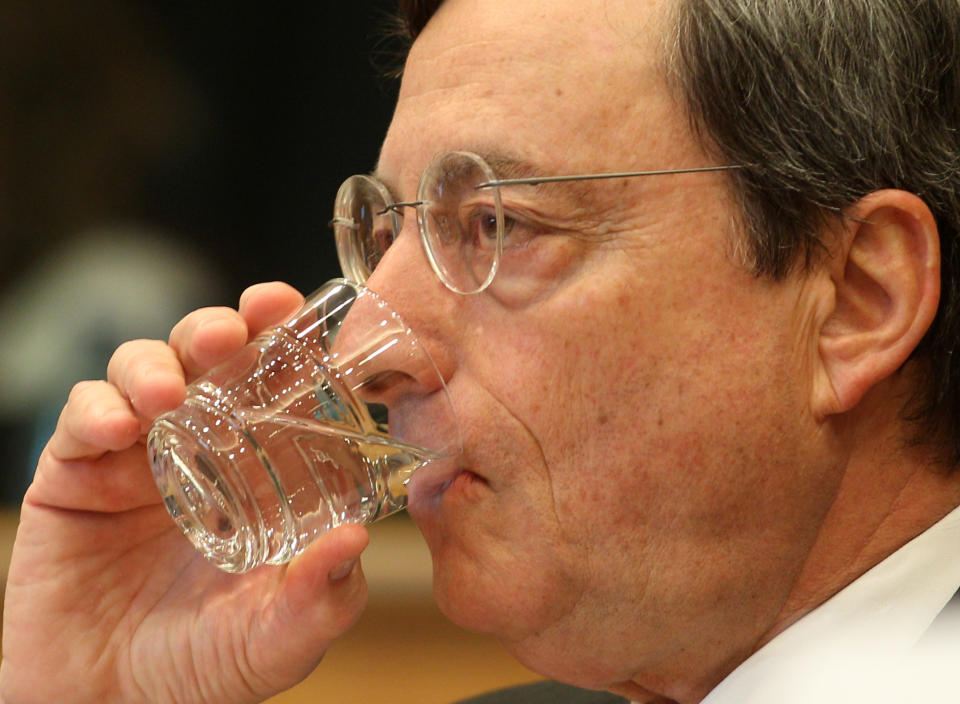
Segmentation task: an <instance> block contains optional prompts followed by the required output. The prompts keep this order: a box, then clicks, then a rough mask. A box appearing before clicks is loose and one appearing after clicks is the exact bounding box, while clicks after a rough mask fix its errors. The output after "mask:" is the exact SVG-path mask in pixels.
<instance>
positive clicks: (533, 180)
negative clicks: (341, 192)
mask: <svg viewBox="0 0 960 704" xmlns="http://www.w3.org/2000/svg"><path fill="white" fill-rule="evenodd" d="M743 168H746V166H745V165H744V164H736V165H731V166H699V167H696V168H692V169H664V170H660V171H621V172H617V173H611V174H580V175H578V176H532V177H530V178H505V179H498V180H496V181H484V182H483V183H479V184H477V186H476V187H477V188H494V187H496V186H517V185H529V186H536V185H538V184H541V183H558V182H561V181H597V180H599V179H604V178H633V177H635V176H666V175H669V174H696V173H703V172H707V171H730V170H732V169H743ZM401 205H409V204H401Z"/></svg>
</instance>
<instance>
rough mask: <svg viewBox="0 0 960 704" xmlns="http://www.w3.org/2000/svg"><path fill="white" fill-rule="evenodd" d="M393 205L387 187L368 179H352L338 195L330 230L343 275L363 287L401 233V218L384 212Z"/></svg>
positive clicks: (355, 177)
mask: <svg viewBox="0 0 960 704" xmlns="http://www.w3.org/2000/svg"><path fill="white" fill-rule="evenodd" d="M391 202H393V199H392V198H391V197H390V192H389V191H387V188H386V186H384V185H383V184H382V183H380V182H379V181H377V180H376V179H374V178H371V177H369V176H362V175H361V176H351V177H350V178H348V179H347V180H346V181H344V182H343V185H342V186H340V190H339V191H338V192H337V199H336V201H335V203H334V206H333V230H334V237H335V239H336V242H337V256H338V257H339V259H340V268H341V269H342V270H343V275H344V276H345V277H346V278H348V279H352V280H353V281H356V282H357V283H363V282H365V281H366V280H367V278H368V277H369V276H370V274H371V273H373V270H374V269H375V268H376V267H377V264H379V263H380V260H381V259H382V258H383V255H384V254H385V253H386V251H387V248H389V247H390V245H391V244H393V240H394V239H395V238H396V236H397V233H398V232H399V231H400V215H398V214H397V213H396V212H395V211H393V210H389V211H387V212H383V211H384V209H385V208H386V207H387V204H388V203H391Z"/></svg>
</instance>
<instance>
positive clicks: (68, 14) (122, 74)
mask: <svg viewBox="0 0 960 704" xmlns="http://www.w3.org/2000/svg"><path fill="white" fill-rule="evenodd" d="M392 7H393V6H392V3H391V2H390V0H363V1H362V2H347V3H343V2H330V3H327V2H288V3H284V2H279V3H270V4H269V5H267V4H264V3H244V2H239V3H238V2H226V1H222V0H208V1H205V2H179V1H178V0H41V1H40V2H37V1H36V0H0V330H2V333H0V449H2V453H3V454H2V465H0V467H2V472H0V475H2V476H0V501H2V502H3V503H5V504H8V505H16V504H18V503H19V500H20V497H21V496H22V494H23V491H24V490H25V488H26V486H27V484H28V482H29V479H30V476H31V474H32V471H33V466H34V464H35V461H36V457H37V455H38V453H39V450H40V448H41V447H42V445H43V444H44V443H45V441H46V438H47V436H49V433H50V431H51V430H52V427H53V424H54V423H55V421H56V417H57V414H58V412H59V409H60V407H61V406H62V404H63V401H64V399H65V398H66V394H67V392H68V390H69V388H70V386H71V385H72V384H73V382H74V381H77V380H79V379H83V378H102V377H103V375H104V373H105V364H106V360H107V359H108V358H109V354H110V352H111V351H112V350H113V348H115V347H116V345H117V344H118V343H120V342H121V341H123V340H127V339H130V338H136V337H159V338H164V339H165V338H166V336H167V333H168V332H169V329H170V326H171V325H172V323H173V322H175V321H176V320H177V319H178V318H179V317H180V316H181V315H182V314H183V313H185V312H187V311H189V310H192V309H193V308H195V307H198V306H201V305H221V304H223V305H235V303H236V301H237V298H238V296H239V294H240V292H241V291H242V290H243V288H245V287H246V286H248V285H250V284H251V283H255V282H258V281H265V280H272V279H280V280H285V281H288V282H289V283H291V284H293V285H294V286H296V287H297V288H299V289H300V290H302V291H304V292H309V291H311V290H312V289H313V288H314V287H316V286H317V285H318V284H319V283H321V282H323V281H325V280H327V279H328V278H330V277H331V276H335V275H337V273H338V268H337V265H336V255H335V251H334V247H333V239H332V233H331V231H330V230H329V228H328V226H327V222H328V221H329V219H330V216H331V213H330V209H331V206H332V203H333V198H334V196H335V194H336V189H337V188H338V186H339V184H340V182H341V181H342V180H343V179H344V178H345V177H346V176H348V175H350V174H352V173H357V172H363V171H367V170H369V169H371V168H372V167H373V164H374V162H375V160H376V155H377V151H378V148H379V144H380V140H381V138H382V135H383V134H384V132H385V130H386V127H387V124H388V121H389V119H390V115H391V109H392V104H393V101H394V98H395V89H396V84H395V81H394V80H392V79H388V78H386V77H385V74H386V72H387V70H388V69H389V67H390V66H393V65H396V62H397V52H398V49H397V46H396V42H391V41H389V40H387V39H386V38H385V37H386V35H387V28H388V26H389V12H390V11H391V10H392Z"/></svg>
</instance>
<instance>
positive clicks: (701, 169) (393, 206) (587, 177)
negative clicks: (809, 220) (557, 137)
mask: <svg viewBox="0 0 960 704" xmlns="http://www.w3.org/2000/svg"><path fill="white" fill-rule="evenodd" d="M458 153H459V154H463V155H466V156H468V157H472V158H475V159H477V160H479V163H481V164H483V165H484V166H485V167H486V168H487V169H488V170H489V171H490V172H491V173H494V172H493V169H492V167H490V165H489V164H488V163H487V161H486V159H484V158H483V157H482V156H480V155H479V154H475V153H473V152H442V153H440V154H438V155H437V156H435V157H434V158H433V159H432V160H431V162H430V165H429V166H427V168H426V169H424V172H423V174H421V176H420V183H421V184H422V183H423V178H424V174H426V173H427V172H428V171H429V170H430V168H431V167H432V166H433V164H434V163H437V162H439V161H440V160H441V158H443V157H446V156H448V155H451V154H458ZM744 168H746V165H745V164H730V165H726V164H724V165H716V166H697V167H688V168H683V169H655V170H645V171H611V172H602V173H588V174H570V175H562V176H529V177H523V178H506V179H497V178H495V179H493V180H488V181H482V182H481V183H478V184H477V185H476V186H474V189H475V190H481V189H489V188H499V187H501V186H522V185H529V186H537V185H540V184H543V183H564V182H569V181H599V180H604V179H615V178H638V177H643V176H669V175H675V174H694V173H710V172H717V171H733V170H737V169H744ZM356 176H363V177H364V178H368V179H370V180H371V181H374V182H375V183H377V184H378V185H380V186H382V187H383V189H384V190H385V191H386V192H387V193H389V192H390V191H389V189H388V188H386V186H385V185H384V184H383V182H382V181H380V180H379V179H377V178H375V177H373V176H369V175H366V174H355V175H354V176H349V177H347V178H346V179H345V180H344V181H343V184H341V188H342V187H343V185H345V184H346V183H347V182H348V181H350V179H352V178H355V177H356ZM420 189H421V188H420V187H419V186H418V191H419V190H420ZM498 195H499V193H498ZM338 200H339V198H338ZM427 203H428V201H424V200H415V201H394V202H393V203H387V204H386V205H385V207H384V208H382V209H381V210H379V211H377V212H376V215H378V216H382V215H386V214H387V213H389V212H392V213H393V214H394V216H395V217H394V225H393V230H394V238H396V237H398V236H399V234H400V229H401V228H400V224H399V222H398V221H397V219H396V216H400V217H403V212H402V208H415V209H416V210H417V227H418V229H419V231H420V240H421V243H422V245H423V248H424V251H425V253H426V254H427V259H428V260H429V261H430V266H431V268H432V269H433V272H434V274H435V275H436V276H437V278H438V279H439V280H440V282H441V283H443V285H444V286H446V287H447V288H448V289H450V290H451V291H453V292H454V293H459V294H461V295H473V294H477V293H481V292H483V291H484V290H486V289H487V287H489V286H490V284H491V283H493V280H494V278H496V273H497V269H498V267H499V262H500V258H501V256H502V247H503V220H504V218H503V213H502V206H501V205H500V202H499V197H498V198H497V208H496V213H497V245H496V254H495V257H494V259H493V262H492V264H491V267H490V272H489V274H488V275H487V278H486V280H485V281H484V282H483V283H482V284H480V286H479V287H478V288H477V289H475V290H472V291H464V290H460V289H458V288H456V287H455V286H453V285H452V284H451V283H450V282H449V281H447V280H446V278H445V277H444V274H443V273H442V272H441V271H440V269H439V264H438V262H437V260H436V258H435V254H434V252H433V250H432V247H431V245H430V239H429V237H428V236H427V233H426V232H425V228H426V226H425V224H424V221H423V218H422V217H421V213H420V208H421V207H422V206H424V205H426V204H427ZM334 210H336V207H335V208H334ZM337 225H341V226H345V227H348V228H349V229H353V230H356V229H358V228H359V226H358V225H357V224H356V223H355V222H353V221H344V219H343V218H338V217H334V218H333V219H332V220H331V221H330V222H329V226H330V227H335V226H337ZM392 244H393V243H392V242H391V244H390V245H388V246H387V248H386V249H384V250H383V252H382V253H381V255H380V257H381V259H382V257H383V255H384V254H386V250H387V249H389V247H390V246H392ZM337 258H338V259H339V260H340V268H341V270H342V271H343V273H344V275H347V274H348V269H349V270H350V271H353V270H354V267H353V266H349V267H348V266H345V265H344V264H345V261H344V259H345V256H344V253H343V250H342V248H341V245H340V239H339V238H338V239H337ZM377 263H378V264H379V260H378V262H377ZM374 269H376V265H374ZM370 273H371V274H372V273H373V271H372V270H371V271H370ZM357 283H360V284H363V283H365V281H359V282H357Z"/></svg>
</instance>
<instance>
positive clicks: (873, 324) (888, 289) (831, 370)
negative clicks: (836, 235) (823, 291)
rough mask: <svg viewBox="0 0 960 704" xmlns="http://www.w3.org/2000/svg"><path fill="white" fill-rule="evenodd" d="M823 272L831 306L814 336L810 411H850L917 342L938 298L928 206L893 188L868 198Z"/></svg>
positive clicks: (853, 212)
mask: <svg viewBox="0 0 960 704" xmlns="http://www.w3.org/2000/svg"><path fill="white" fill-rule="evenodd" d="M846 215H847V216H848V218H846V219H845V221H844V234H843V237H842V241H841V242H840V243H839V245H838V248H837V250H836V252H835V253H834V255H833V256H831V257H830V262H829V264H828V269H829V271H830V275H831V278H832V281H833V286H834V293H835V299H834V302H833V308H832V310H831V311H830V312H829V314H828V315H827V316H826V318H825V319H824V323H823V325H822V327H821V328H820V335H819V360H820V364H821V369H820V372H821V374H820V377H821V378H820V380H819V381H818V383H817V384H816V385H815V388H814V399H813V403H814V411H815V412H816V413H817V415H819V416H821V417H825V416H827V415H830V414H834V413H844V412H846V411H849V410H850V409H852V408H853V407H854V406H856V405H857V404H858V403H859V402H860V399H861V398H863V396H864V394H866V393H867V392H868V391H869V390H870V389H871V388H873V387H874V386H875V385H876V384H878V383H879V382H881V381H883V380H884V379H886V378H887V377H889V376H890V375H892V374H894V373H895V372H896V371H897V370H898V369H900V367H901V366H903V364H904V363H905V362H906V361H907V358H908V357H909V356H910V354H911V353H912V352H913V350H914V348H916V346H917V345H918V344H919V342H920V340H921V339H922V338H923V336H924V334H925V333H926V331H927V328H929V326H930V323H931V322H932V321H933V318H934V315H935V314H936V310H937V305H938V302H939V297H940V240H939V235H938V232H937V225H936V222H935V220H934V218H933V214H932V213H931V212H930V209H929V208H928V207H927V205H926V203H924V202H923V201H922V200H921V199H920V198H918V197H917V196H915V195H913V194H911V193H907V192H905V191H899V190H882V191H876V192H874V193H871V194H870V195H868V196H866V197H865V198H863V199H862V200H860V201H858V202H857V203H856V205H854V206H853V208H852V209H850V210H849V211H848V212H847V213H846Z"/></svg>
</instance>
